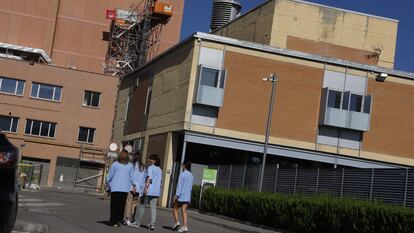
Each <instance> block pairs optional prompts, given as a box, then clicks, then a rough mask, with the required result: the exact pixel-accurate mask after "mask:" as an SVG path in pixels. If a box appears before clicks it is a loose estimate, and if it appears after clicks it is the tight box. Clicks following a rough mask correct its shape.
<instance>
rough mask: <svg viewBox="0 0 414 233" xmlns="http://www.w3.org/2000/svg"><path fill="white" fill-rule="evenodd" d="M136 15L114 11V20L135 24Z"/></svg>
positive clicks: (120, 10)
mask: <svg viewBox="0 0 414 233" xmlns="http://www.w3.org/2000/svg"><path fill="white" fill-rule="evenodd" d="M137 17H138V13H136V12H134V13H131V12H129V11H127V10H122V9H116V18H117V19H123V20H127V21H130V22H137Z"/></svg>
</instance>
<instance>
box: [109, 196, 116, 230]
mask: <svg viewBox="0 0 414 233" xmlns="http://www.w3.org/2000/svg"><path fill="white" fill-rule="evenodd" d="M116 197H117V195H116V193H115V192H113V193H111V203H110V212H109V213H110V217H109V223H110V224H111V225H113V224H115V223H116V220H115V219H116V217H115V215H116V211H115V209H116V203H117V202H116Z"/></svg>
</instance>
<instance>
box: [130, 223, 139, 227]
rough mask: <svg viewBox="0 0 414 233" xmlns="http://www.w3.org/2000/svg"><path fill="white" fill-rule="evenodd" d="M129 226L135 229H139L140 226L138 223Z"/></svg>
mask: <svg viewBox="0 0 414 233" xmlns="http://www.w3.org/2000/svg"><path fill="white" fill-rule="evenodd" d="M128 226H130V227H133V228H139V226H140V224H139V223H138V222H133V223H130V224H129V225H128Z"/></svg>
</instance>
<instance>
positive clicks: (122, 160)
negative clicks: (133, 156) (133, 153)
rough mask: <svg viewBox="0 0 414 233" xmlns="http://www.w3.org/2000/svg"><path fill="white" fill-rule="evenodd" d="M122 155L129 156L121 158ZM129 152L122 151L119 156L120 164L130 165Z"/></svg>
mask: <svg viewBox="0 0 414 233" xmlns="http://www.w3.org/2000/svg"><path fill="white" fill-rule="evenodd" d="M122 154H126V155H127V156H125V157H123V156H121V155H122ZM128 155H129V152H128V151H127V150H125V149H124V150H121V152H119V156H118V160H117V161H118V162H119V163H122V164H128V162H129V156H128Z"/></svg>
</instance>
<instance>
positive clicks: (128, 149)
mask: <svg viewBox="0 0 414 233" xmlns="http://www.w3.org/2000/svg"><path fill="white" fill-rule="evenodd" d="M125 150H126V151H128V153H131V152H132V146H131V145H126V146H125Z"/></svg>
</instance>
